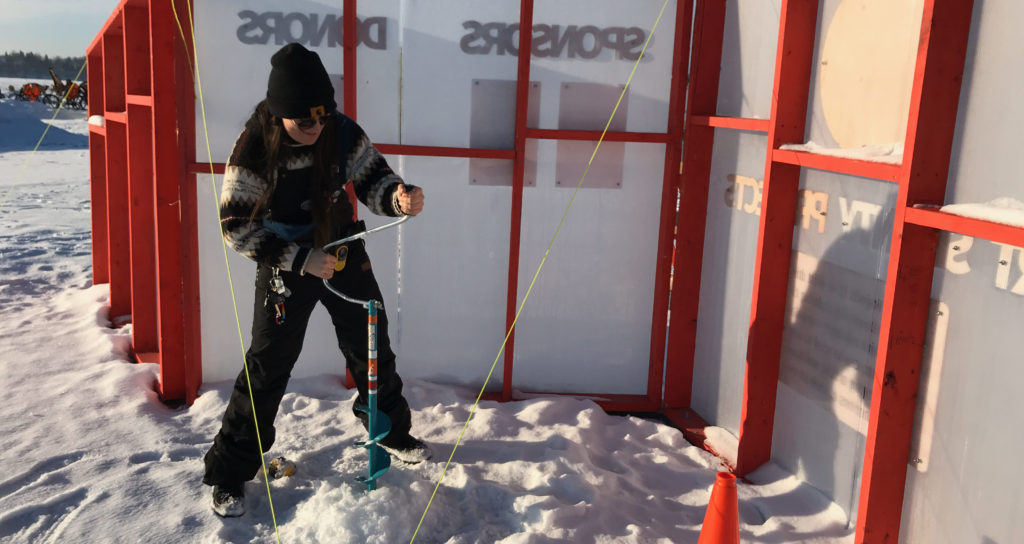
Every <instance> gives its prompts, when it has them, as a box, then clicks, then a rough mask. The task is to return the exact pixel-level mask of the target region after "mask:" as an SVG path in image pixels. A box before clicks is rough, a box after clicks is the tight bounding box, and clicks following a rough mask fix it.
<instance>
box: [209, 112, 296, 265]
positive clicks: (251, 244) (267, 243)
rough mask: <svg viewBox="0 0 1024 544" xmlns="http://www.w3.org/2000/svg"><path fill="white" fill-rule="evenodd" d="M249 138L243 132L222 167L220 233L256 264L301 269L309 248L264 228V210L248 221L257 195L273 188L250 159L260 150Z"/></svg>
mask: <svg viewBox="0 0 1024 544" xmlns="http://www.w3.org/2000/svg"><path fill="white" fill-rule="evenodd" d="M252 139H253V138H252V134H251V133H249V132H248V131H243V132H242V134H241V135H240V136H239V137H238V140H237V141H236V142H235V147H234V149H233V150H232V152H231V158H230V159H229V160H228V164H227V165H226V167H225V168H224V181H223V185H222V187H221V193H220V229H221V234H222V235H223V236H224V240H225V242H227V244H228V246H230V247H231V249H234V250H235V251H237V252H239V253H241V254H242V255H244V256H246V257H248V258H250V259H252V260H254V261H256V262H258V263H261V264H265V265H268V266H275V267H277V268H280V269H281V270H294V271H296V272H301V270H302V266H303V265H304V264H305V261H306V257H307V256H308V254H309V249H308V248H303V247H300V246H299V245H298V244H296V243H294V242H288V241H286V240H284V239H282V238H281V237H280V236H278V235H277V234H275V233H274V232H273V231H271V230H270V229H267V228H266V227H264V225H263V220H264V219H265V217H266V211H264V212H262V213H261V214H257V215H256V217H255V218H253V220H252V221H250V220H249V218H250V217H251V216H252V212H253V209H254V208H255V207H256V205H257V204H258V203H259V201H260V198H261V197H262V196H263V195H264V194H266V193H267V192H268V191H271V190H272V186H271V184H270V183H269V182H268V180H266V179H264V178H263V176H261V175H260V174H258V173H257V172H258V169H257V168H256V167H255V164H256V162H255V161H253V160H252V158H254V157H256V156H259V154H260V153H261V152H259V151H257V150H256V149H255V147H256V146H255V145H253V144H254V142H252Z"/></svg>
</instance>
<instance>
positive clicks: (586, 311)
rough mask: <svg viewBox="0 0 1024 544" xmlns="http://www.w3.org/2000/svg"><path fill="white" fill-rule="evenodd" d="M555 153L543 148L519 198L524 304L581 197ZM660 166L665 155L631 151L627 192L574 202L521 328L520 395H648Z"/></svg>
mask: <svg viewBox="0 0 1024 544" xmlns="http://www.w3.org/2000/svg"><path fill="white" fill-rule="evenodd" d="M557 149H558V146H557V142H553V141H544V142H540V143H539V145H538V154H537V165H538V166H537V168H538V176H537V178H538V180H537V187H536V188H527V189H526V190H525V192H524V195H523V225H522V247H521V251H520V263H519V296H518V300H520V301H521V300H522V299H523V296H524V294H525V292H526V290H527V289H528V288H529V287H530V281H531V279H532V278H533V275H534V272H535V271H536V269H537V266H538V264H539V263H540V261H541V259H542V258H543V257H544V252H545V249H546V248H547V246H548V244H549V242H550V241H551V237H552V235H553V234H554V232H555V229H556V228H557V227H558V224H559V221H560V220H561V218H562V214H563V212H564V210H565V207H566V205H567V204H568V202H569V199H570V197H572V194H573V190H574V188H575V186H572V187H566V186H565V185H564V184H563V185H562V186H558V185H556V184H555V181H556V180H555V179H554V177H555V171H556V170H557V162H558V160H559V158H560V157H559V156H558V154H557ZM598 153H600V150H599V151H598ZM662 164H664V146H661V145H654V144H626V152H625V159H624V161H623V176H622V187H621V188H616V189H601V188H583V189H581V190H580V192H579V193H578V194H577V196H576V200H575V202H574V204H573V207H572V209H571V211H570V213H569V215H568V217H566V220H565V223H564V224H563V226H562V228H561V232H560V233H559V235H558V240H557V241H556V243H555V244H554V246H553V248H552V249H551V253H550V254H549V255H548V256H547V260H546V262H545V265H544V269H543V271H542V272H541V275H540V277H539V279H538V280H537V283H536V285H535V286H534V287H533V291H532V293H531V294H530V299H529V301H528V302H527V305H526V309H525V310H524V311H523V314H522V317H520V320H519V324H518V325H516V329H517V333H516V344H515V381H514V387H516V388H517V389H524V390H530V391H560V392H602V393H621V394H646V392H647V389H646V388H647V375H648V366H649V364H650V346H651V315H652V308H651V305H652V303H653V297H654V276H655V266H654V265H655V259H656V256H657V242H658V220H659V215H660V202H661V193H662Z"/></svg>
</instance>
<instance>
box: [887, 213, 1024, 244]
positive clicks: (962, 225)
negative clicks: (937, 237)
mask: <svg viewBox="0 0 1024 544" xmlns="http://www.w3.org/2000/svg"><path fill="white" fill-rule="evenodd" d="M906 222H907V223H910V224H913V225H919V226H922V227H930V228H933V229H937V230H942V231H946V232H955V233H958V234H966V235H967V236H973V237H975V238H983V239H985V240H991V241H993V242H999V243H1001V244H1009V245H1012V246H1017V247H1024V227H1016V226H1013V225H1004V224H1002V223H994V222H992V221H987V220H985V219H975V218H973V217H963V216H960V215H955V214H952V213H948V212H943V211H940V210H938V209H936V208H907V215H906Z"/></svg>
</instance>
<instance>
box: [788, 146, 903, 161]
mask: <svg viewBox="0 0 1024 544" xmlns="http://www.w3.org/2000/svg"><path fill="white" fill-rule="evenodd" d="M779 149H783V150H785V151H804V152H807V153H814V154H816V155H829V156H831V157H842V158H844V159H857V160H861V161H871V162H883V163H886V164H901V163H902V162H903V143H902V142H900V143H891V144H882V145H866V146H862V147H856V148H853V147H850V148H835V147H824V146H821V145H818V144H816V143H814V142H807V143H806V144H783V145H782V146H781V147H779Z"/></svg>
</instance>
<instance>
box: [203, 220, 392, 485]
mask: <svg viewBox="0 0 1024 544" xmlns="http://www.w3.org/2000/svg"><path fill="white" fill-rule="evenodd" d="M272 274H273V272H272V269H271V268H270V267H268V266H264V265H260V266H259V268H258V271H257V274H256V300H255V303H254V306H253V322H252V344H251V345H250V346H249V350H248V352H246V355H245V359H246V365H247V366H248V368H249V379H250V380H251V382H252V396H253V402H252V403H251V402H250V400H249V388H248V385H247V380H246V376H245V370H244V369H243V370H242V371H241V372H239V374H238V378H237V379H236V380H235V387H234V390H233V391H232V392H231V399H230V400H229V401H228V406H227V410H226V411H225V412H224V419H223V421H222V422H221V428H220V432H218V433H217V436H216V437H215V438H214V441H213V446H212V447H211V448H210V450H209V451H208V452H207V453H206V457H205V458H204V461H205V463H206V473H205V475H204V476H203V483H205V484H207V485H224V484H234V483H238V482H244V481H248V480H251V479H252V478H253V477H254V476H256V473H257V472H258V471H259V469H260V466H261V458H260V454H259V446H258V444H257V440H256V429H255V425H254V418H253V414H252V404H255V405H256V418H255V419H257V420H258V421H259V431H260V432H259V435H260V442H262V445H263V451H264V452H266V451H268V450H269V449H270V447H271V445H272V444H273V443H274V438H275V429H274V418H275V417H276V416H277V410H278V405H279V404H280V403H281V398H282V397H283V396H284V392H285V387H286V386H287V385H288V379H289V377H290V376H291V371H292V367H293V366H294V365H295V361H296V360H297V359H298V357H299V352H300V351H301V350H302V341H303V338H304V336H305V333H306V324H307V323H308V322H309V316H310V314H311V313H312V311H313V309H314V307H315V306H316V303H317V302H320V303H321V304H323V305H324V307H326V309H327V312H328V313H329V314H330V316H331V321H332V323H333V324H334V329H335V332H336V333H337V337H338V346H339V347H340V348H341V352H342V354H343V355H344V357H345V362H346V366H347V368H348V370H349V372H350V373H351V374H352V377H353V378H354V379H355V382H356V387H357V388H358V390H359V395H358V397H357V399H356V402H355V405H354V406H353V412H354V413H355V414H356V415H357V416H361V415H363V414H361V413H359V412H356V411H355V407H356V406H366V404H367V392H366V387H367V376H366V374H367V344H368V343H369V339H368V334H367V317H366V309H365V308H363V307H362V306H360V305H358V304H353V303H351V302H346V301H344V300H342V299H340V298H338V297H337V296H336V295H334V294H333V293H331V292H330V291H328V290H327V288H326V287H324V284H323V280H322V279H320V278H317V277H315V276H310V275H299V274H298V273H294V272H286V271H281V272H280V275H281V278H282V279H283V280H284V283H285V286H286V287H287V288H288V289H290V290H291V294H290V295H289V296H288V298H287V299H285V314H286V316H285V320H284V322H283V323H281V324H280V325H278V324H277V323H275V321H274V317H275V311H274V308H273V307H272V306H271V307H267V305H266V304H265V301H266V298H267V293H268V290H269V285H270V279H271V277H272ZM331 285H333V286H334V287H335V288H337V289H338V290H339V291H341V292H342V293H345V294H346V295H348V296H351V297H353V298H357V299H361V300H367V299H370V298H373V299H375V300H377V301H381V300H382V299H381V294H380V288H379V287H378V286H377V280H376V279H375V278H374V277H373V271H372V270H371V269H370V260H369V258H368V257H367V255H366V251H365V249H364V247H363V243H362V241H358V240H357V241H356V242H354V243H352V244H349V255H348V262H347V264H346V266H345V269H344V270H342V271H340V272H336V273H335V274H334V277H333V278H332V279H331ZM377 319H378V325H377V358H378V366H377V375H378V390H377V402H378V409H379V410H380V411H382V412H384V413H385V414H387V416H388V417H389V418H390V419H391V424H392V429H391V433H390V435H389V437H392V436H393V437H396V438H397V437H401V436H404V435H406V434H408V433H409V428H410V412H409V405H408V403H407V402H406V400H405V398H404V397H403V396H402V379H401V378H400V377H399V376H398V374H397V373H396V372H395V354H394V353H393V352H392V351H391V343H390V340H389V339H388V319H387V315H386V314H385V312H384V308H380V310H379V312H378V317H377ZM360 419H362V420H363V424H364V426H365V424H366V422H365V416H363V417H361V418H360Z"/></svg>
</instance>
